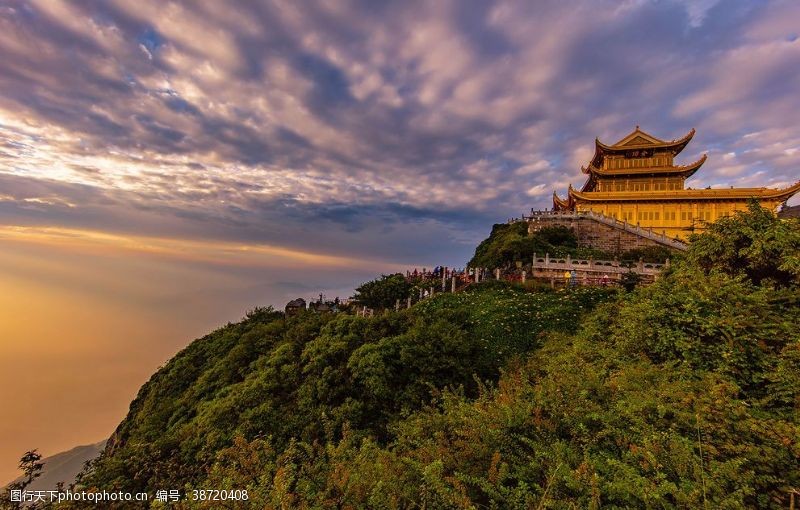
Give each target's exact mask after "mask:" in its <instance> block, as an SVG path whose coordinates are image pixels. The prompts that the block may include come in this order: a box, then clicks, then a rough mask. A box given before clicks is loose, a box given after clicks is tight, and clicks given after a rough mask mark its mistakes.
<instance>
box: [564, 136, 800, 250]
mask: <svg viewBox="0 0 800 510" xmlns="http://www.w3.org/2000/svg"><path fill="white" fill-rule="evenodd" d="M694 133H695V131H694V129H692V130H691V131H689V133H687V134H686V136H684V137H682V138H679V139H677V140H672V141H664V140H660V139H658V138H656V137H654V136H652V135H649V134H647V133H645V132H644V131H642V130H641V129H639V126H636V129H634V130H633V131H632V132H631V133H630V134H629V135H627V136H625V137H624V138H623V139H622V140H620V141H618V142H617V143H615V144H612V145H606V144H604V143H602V142H601V141H600V140H598V139H595V152H594V156H593V157H592V160H591V161H590V162H589V164H588V165H587V166H585V167H582V168H581V170H582V171H583V173H584V174H587V176H588V178H587V179H586V183H585V184H584V185H583V187H582V188H581V189H580V191H578V190H576V189H575V188H573V187H572V185H571V184H570V186H569V191H568V195H567V198H566V199H562V198H560V197H559V196H558V195H557V194H556V193H555V192H553V209H554V210H556V211H579V212H580V211H592V212H595V213H600V214H603V215H605V216H609V217H612V218H616V219H618V220H623V221H627V222H628V223H632V224H634V225H638V226H640V227H643V228H650V229H652V230H653V231H655V232H658V233H661V234H664V235H667V236H670V237H674V238H678V239H685V238H687V237H688V236H689V235H690V234H691V233H693V232H699V231H702V230H703V229H704V227H705V225H706V224H707V223H711V222H713V221H715V220H717V219H718V218H721V217H723V216H727V215H730V214H732V213H733V212H735V211H743V210H746V209H747V202H748V201H749V200H750V199H751V198H755V199H756V200H758V201H759V202H760V203H761V205H762V206H763V207H766V208H768V209H771V210H773V211H777V209H778V206H780V205H781V204H783V203H785V202H786V201H787V200H788V199H789V198H790V197H791V196H792V195H794V194H795V193H797V192H798V191H800V181H798V182H796V183H795V184H793V185H792V186H789V187H788V188H784V189H772V188H730V189H719V188H714V189H712V188H706V189H691V188H689V189H686V188H685V187H684V183H685V182H686V179H688V178H689V177H690V176H691V175H692V174H694V173H695V172H696V171H697V170H698V169H699V168H700V167H701V166H702V165H703V163H705V161H706V156H705V155H703V156H702V157H701V158H700V159H698V160H697V161H694V162H692V163H689V164H687V165H675V162H674V158H675V156H677V155H678V154H680V152H681V151H682V150H683V149H684V148H685V147H686V145H687V144H688V143H689V142H690V141H691V139H692V137H693V136H694Z"/></svg>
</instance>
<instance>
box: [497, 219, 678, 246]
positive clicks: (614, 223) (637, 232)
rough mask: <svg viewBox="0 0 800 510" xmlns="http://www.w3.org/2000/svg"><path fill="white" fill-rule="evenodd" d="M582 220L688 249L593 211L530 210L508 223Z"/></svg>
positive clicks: (673, 241) (635, 226)
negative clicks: (528, 213) (526, 214)
mask: <svg viewBox="0 0 800 510" xmlns="http://www.w3.org/2000/svg"><path fill="white" fill-rule="evenodd" d="M576 219H584V220H590V221H595V222H597V223H601V224H603V225H606V226H608V227H611V228H613V229H616V230H619V231H622V232H626V233H628V234H632V235H635V236H638V237H640V238H643V239H647V240H649V241H651V242H653V243H656V244H659V245H662V246H666V247H668V248H672V249H674V250H680V251H685V250H686V249H687V247H688V245H687V244H686V243H684V242H683V241H679V240H677V239H675V238H673V237H669V236H666V235H664V234H659V233H658V232H653V230H652V229H649V228H642V227H640V226H638V225H633V224H631V223H628V222H627V221H620V220H618V219H616V218H613V217H611V216H606V215H604V214H600V213H596V212H593V211H535V210H531V214H530V216H525V215H523V216H522V218H513V219H511V220H509V223H513V222H519V221H524V222H527V223H537V222H542V223H544V222H547V221H549V220H576Z"/></svg>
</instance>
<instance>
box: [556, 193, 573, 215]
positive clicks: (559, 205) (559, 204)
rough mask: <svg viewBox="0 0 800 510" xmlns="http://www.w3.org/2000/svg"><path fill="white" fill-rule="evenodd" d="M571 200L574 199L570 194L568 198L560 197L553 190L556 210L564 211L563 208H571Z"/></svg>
mask: <svg viewBox="0 0 800 510" xmlns="http://www.w3.org/2000/svg"><path fill="white" fill-rule="evenodd" d="M571 201H572V200H571V197H570V196H567V198H566V199H563V198H561V197H559V196H558V194H556V192H555V190H553V210H554V211H562V210H566V209H571V208H572V204H570V202H571Z"/></svg>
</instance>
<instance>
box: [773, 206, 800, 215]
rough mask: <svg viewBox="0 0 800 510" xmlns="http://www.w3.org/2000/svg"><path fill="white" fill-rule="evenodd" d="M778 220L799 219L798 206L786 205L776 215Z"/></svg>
mask: <svg viewBox="0 0 800 510" xmlns="http://www.w3.org/2000/svg"><path fill="white" fill-rule="evenodd" d="M778 217H779V218H800V205H791V206H789V205H786V206H784V207H783V209H781V210H780V212H779V213H778Z"/></svg>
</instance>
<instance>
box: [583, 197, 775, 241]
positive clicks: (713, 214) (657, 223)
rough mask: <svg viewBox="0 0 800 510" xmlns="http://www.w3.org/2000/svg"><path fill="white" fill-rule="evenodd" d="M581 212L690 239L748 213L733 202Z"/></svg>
mask: <svg viewBox="0 0 800 510" xmlns="http://www.w3.org/2000/svg"><path fill="white" fill-rule="evenodd" d="M761 205H762V206H763V207H766V208H769V209H771V210H773V211H774V210H776V209H777V208H778V206H779V205H780V202H778V201H765V200H762V201H761ZM575 207H576V209H577V210H578V211H593V212H596V213H601V214H603V215H605V216H609V217H611V218H616V219H618V220H625V221H627V222H628V223H631V224H634V225H639V226H640V227H643V228H652V229H653V231H654V232H658V233H662V234H665V235H668V236H671V237H676V238H679V239H686V238H687V237H689V235H690V234H691V233H692V232H701V231H702V230H704V228H705V224H706V223H713V222H714V221H716V220H718V219H719V218H722V217H723V216H730V215H731V214H733V213H734V212H735V211H746V210H747V202H746V201H730V202H722V201H720V202H712V201H703V202H700V201H698V202H690V201H680V202H660V201H659V202H647V201H644V200H643V201H641V202H633V203H628V202H583V203H581V202H578V203H577V204H575Z"/></svg>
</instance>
